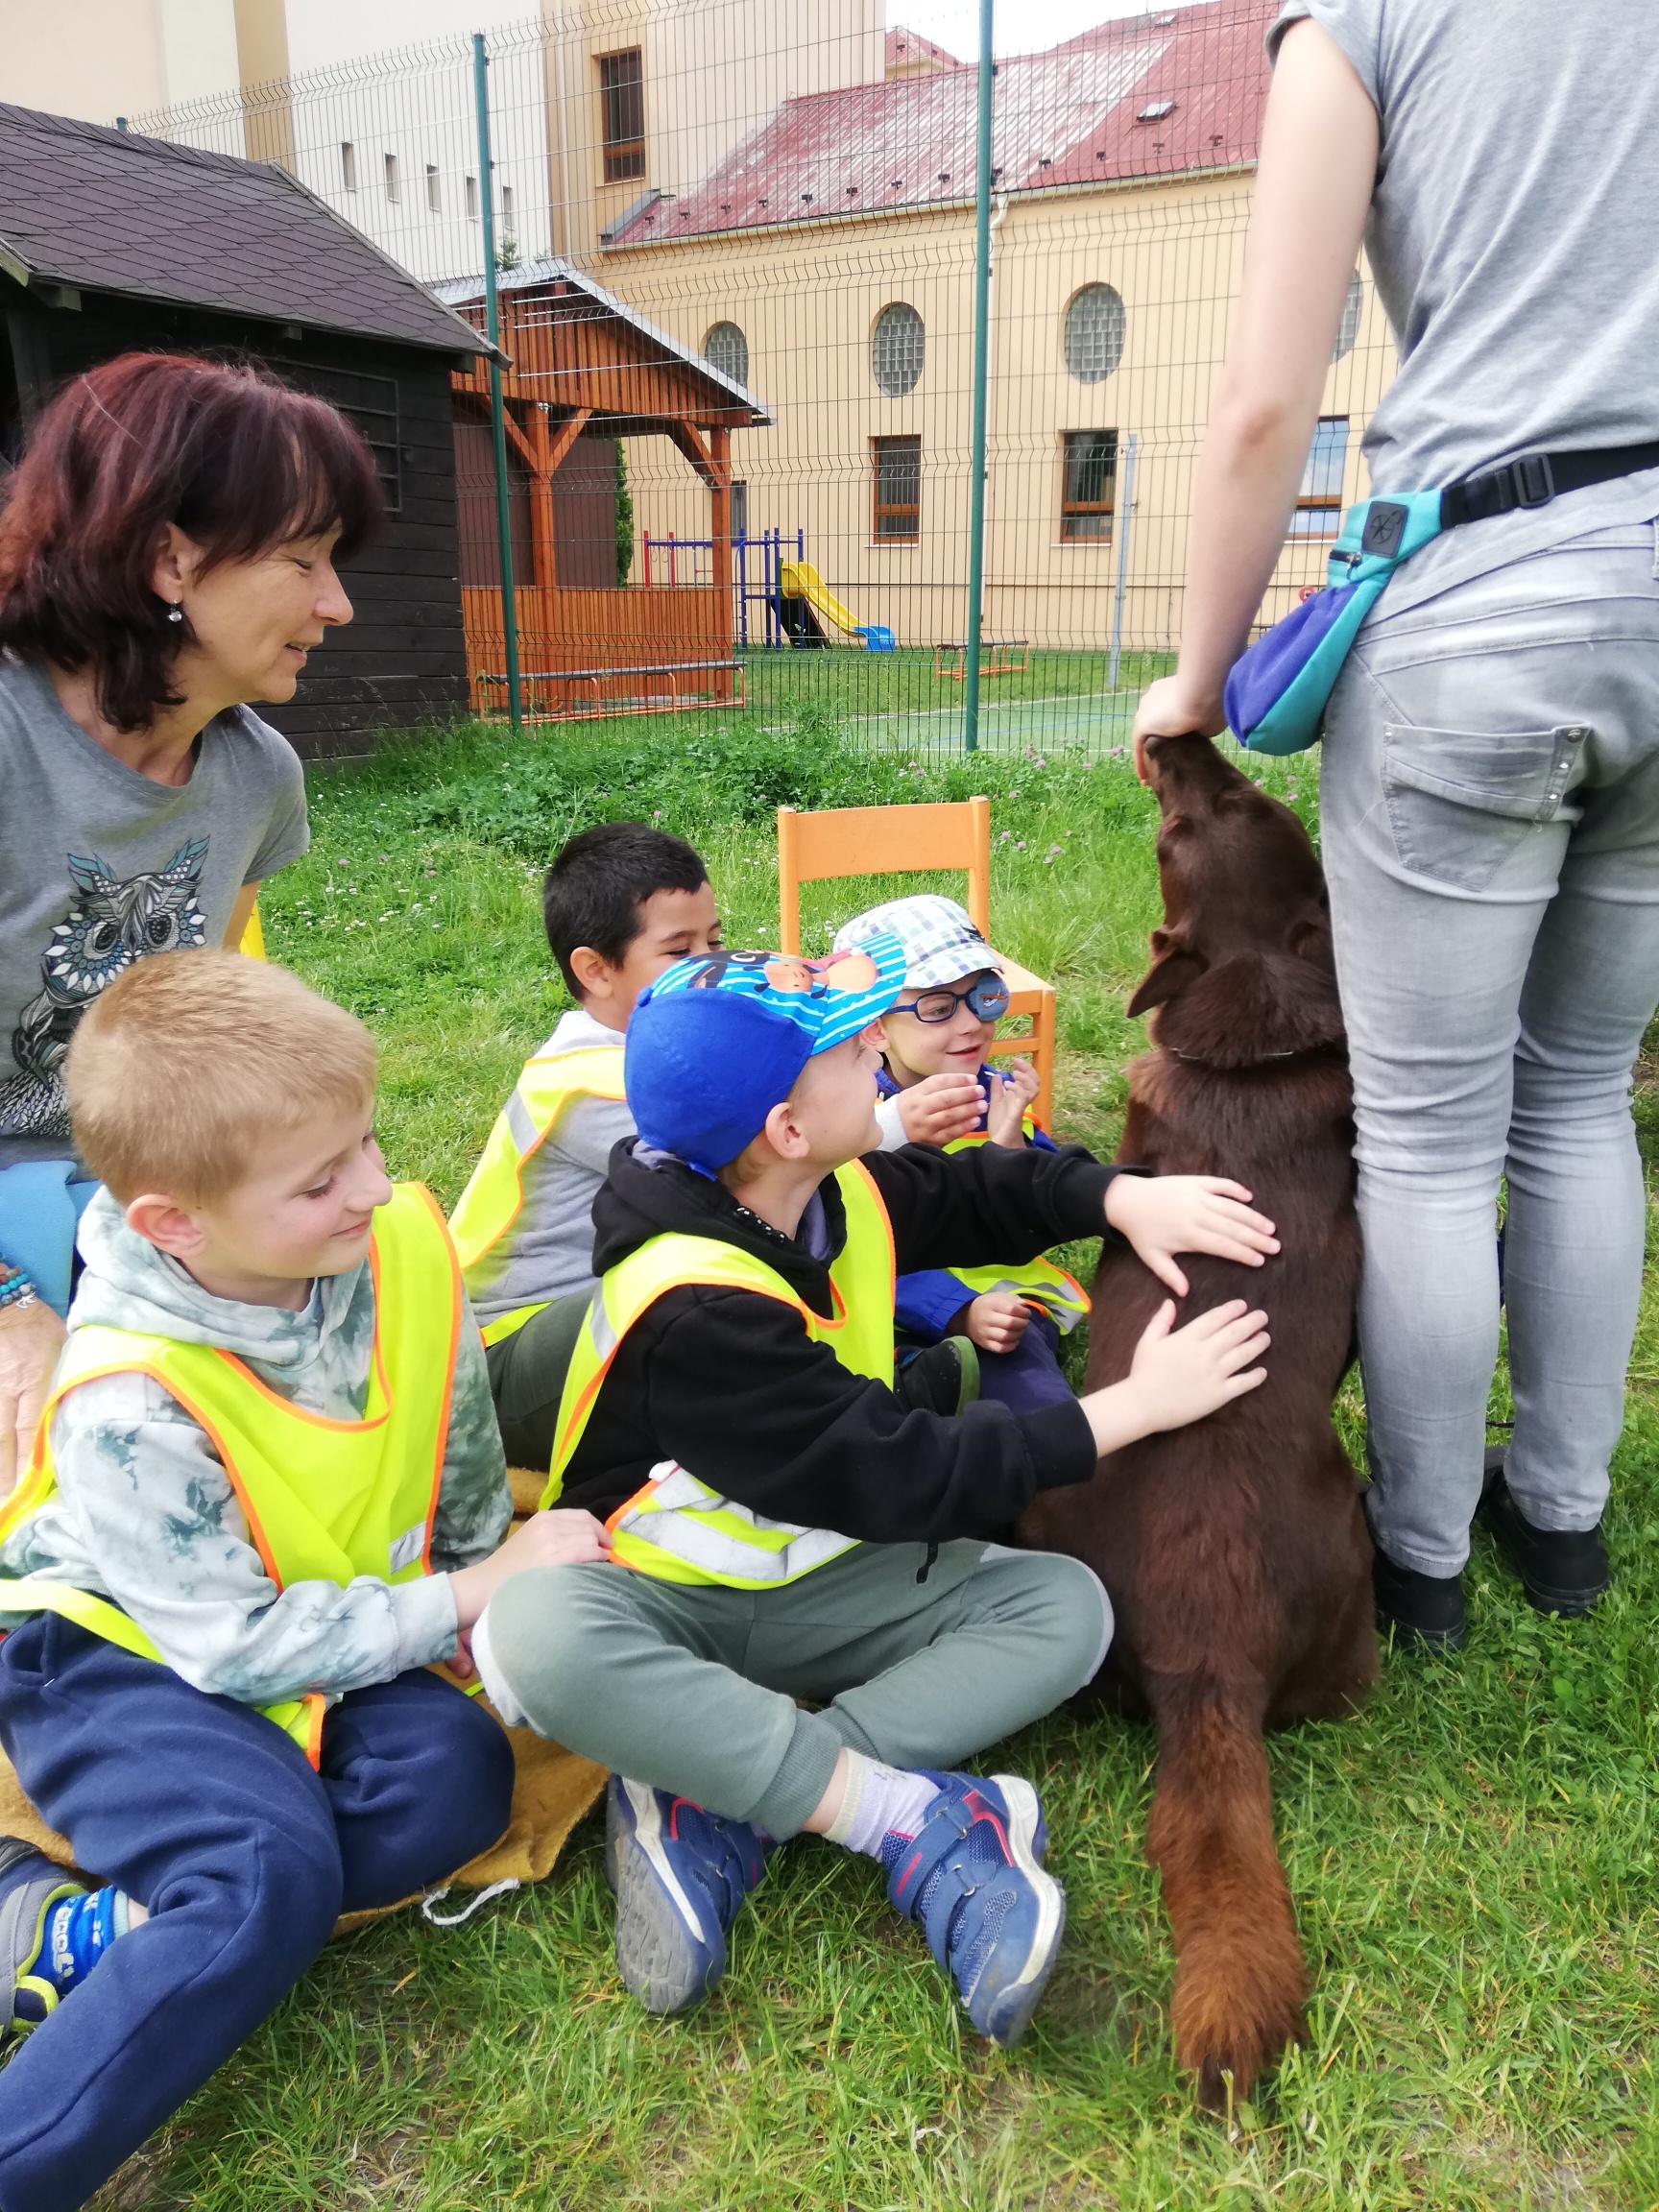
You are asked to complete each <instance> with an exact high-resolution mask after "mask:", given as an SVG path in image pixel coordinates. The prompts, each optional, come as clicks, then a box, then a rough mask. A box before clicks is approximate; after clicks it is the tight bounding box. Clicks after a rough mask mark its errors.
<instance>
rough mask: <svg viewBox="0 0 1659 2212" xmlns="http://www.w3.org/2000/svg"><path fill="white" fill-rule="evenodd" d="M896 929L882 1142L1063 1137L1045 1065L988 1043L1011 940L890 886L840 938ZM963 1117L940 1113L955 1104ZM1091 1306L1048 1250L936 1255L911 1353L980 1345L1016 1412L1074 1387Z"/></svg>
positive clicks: (993, 1385)
mask: <svg viewBox="0 0 1659 2212" xmlns="http://www.w3.org/2000/svg"><path fill="white" fill-rule="evenodd" d="M878 930H880V931H888V932H891V934H892V935H893V936H895V937H896V938H897V939H898V940H899V942H900V944H901V945H902V947H903V949H904V989H903V992H902V995H901V997H900V999H899V1002H898V1004H897V1005H895V1006H894V1007H892V1008H891V1009H890V1010H889V1011H888V1012H887V1013H886V1014H884V1015H883V1016H882V1017H881V1020H880V1022H878V1024H877V1027H878V1030H879V1032H880V1038H881V1050H882V1060H883V1065H882V1066H881V1067H880V1068H879V1069H878V1070H877V1075H876V1081H877V1087H878V1090H879V1092H880V1094H881V1102H880V1104H879V1105H878V1107H877V1109H876V1119H877V1122H878V1125H879V1127H880V1130H881V1142H882V1145H883V1148H884V1149H885V1148H891V1147H892V1146H895V1145H899V1144H906V1143H922V1144H942V1145H943V1146H944V1148H945V1149H946V1151H948V1152H954V1151H958V1150H962V1149H966V1148H967V1147H969V1146H972V1145H982V1144H998V1145H1002V1146H1004V1147H1005V1148H1006V1149H1008V1150H1010V1151H1015V1152H1018V1151H1022V1150H1023V1149H1024V1148H1025V1147H1026V1146H1027V1145H1031V1146H1034V1147H1036V1148H1037V1149H1039V1150H1041V1151H1046V1152H1052V1151H1053V1150H1054V1142H1053V1139H1052V1138H1051V1137H1050V1136H1049V1135H1048V1133H1047V1131H1046V1130H1045V1129H1041V1128H1039V1127H1038V1125H1037V1122H1036V1120H1035V1118H1034V1117H1033V1115H1032V1112H1031V1101H1032V1100H1033V1099H1034V1098H1035V1097H1036V1095H1037V1076H1036V1073H1035V1070H1033V1069H1032V1068H1031V1067H1030V1066H1029V1065H1028V1064H1027V1063H1026V1062H1025V1061H1023V1060H1016V1061H1014V1062H1013V1063H1012V1065H1011V1066H1007V1067H1006V1069H1005V1070H1003V1069H998V1068H993V1067H991V1066H990V1065H989V1064H988V1063H987V1061H986V1059H985V1053H986V1049H987V1047H988V1046H989V1045H990V1043H991V1040H992V1038H993V1037H994V1036H995V1035H996V1034H997V1022H998V1017H999V1016H1001V1015H1002V1014H1005V1013H1006V1012H1007V1010H1008V986H1007V985H1006V983H1004V982H1003V980H1002V960H1001V956H1000V954H999V953H997V952H995V951H993V950H992V949H991V947H990V946H989V945H988V944H987V943H986V942H985V940H984V938H983V937H981V936H980V934H979V932H978V930H977V929H976V928H975V927H974V924H973V923H972V922H971V921H970V920H969V918H968V915H967V914H966V912H965V911H964V910H963V908H962V907H960V906H959V905H958V904H957V903H956V902H955V900H954V899H943V898H939V897H937V896H936V895H934V894H933V893H930V892H924V893H920V894H918V895H917V896H916V897H915V898H911V899H890V900H888V901H887V902H885V903H884V904H882V905H880V906H873V907H871V908H870V910H869V911H868V912H867V913H864V914H859V915H856V916H854V919H853V920H852V921H851V922H849V923H848V924H847V925H846V926H845V927H844V928H843V929H841V930H840V931H839V933H838V934H837V936H836V939H835V949H836V950H837V951H846V950H852V949H853V948H854V946H857V945H861V944H862V943H864V941H865V940H866V939H867V938H869V937H871V936H872V935H874V934H875V933H876V932H877V931H878ZM947 1116H949V1117H950V1123H951V1125H950V1126H949V1127H944V1126H942V1123H943V1122H944V1120H945V1118H946V1117H947ZM1088 1310H1089V1294H1088V1292H1087V1291H1086V1290H1085V1289H1084V1288H1083V1286H1082V1285H1081V1284H1080V1283H1077V1282H1075V1281H1073V1279H1072V1278H1071V1277H1070V1275H1068V1274H1067V1273H1066V1271H1065V1269H1064V1268H1061V1267H1056V1266H1055V1265H1054V1264H1053V1263H1052V1262H1050V1261H1046V1260H1031V1261H1027V1262H1024V1263H1022V1264H1010V1265H1007V1266H993V1267H963V1268H947V1267H926V1268H922V1269H919V1270H918V1271H917V1272H915V1273H913V1274H907V1275H902V1276H901V1277H900V1278H899V1286H898V1296H897V1301H896V1306H895V1313H896V1318H897V1322H898V1337H897V1341H898V1347H899V1358H900V1362H901V1365H902V1364H903V1362H904V1361H905V1359H906V1358H907V1357H909V1358H914V1356H915V1354H916V1353H917V1352H918V1351H920V1350H922V1349H924V1348H925V1347H926V1346H927V1345H929V1344H937V1343H939V1342H941V1341H942V1340H943V1339H945V1338H947V1337H952V1338H955V1339H957V1340H958V1344H960V1340H961V1339H962V1338H963V1337H966V1338H967V1339H968V1341H969V1342H970V1343H971V1344H972V1345H973V1346H974V1356H975V1358H976V1359H977V1364H978V1391H979V1395H980V1396H981V1397H982V1398H995V1399H997V1400H998V1401H999V1403H1000V1404H1002V1405H1004V1406H1006V1407H1009V1408H1010V1410H1011V1411H1013V1412H1016V1413H1029V1412H1034V1411H1035V1410H1036V1409H1037V1407H1041V1406H1053V1405H1057V1404H1058V1403H1059V1402H1060V1401H1061V1400H1063V1399H1066V1398H1070V1395H1071V1387H1070V1383H1068V1382H1067V1380H1066V1378H1065V1376H1064V1375H1063V1374H1062V1373H1061V1370H1060V1358H1059V1350H1060V1338H1061V1336H1062V1335H1064V1334H1068V1333H1069V1332H1070V1331H1071V1330H1072V1329H1074V1328H1075V1327H1076V1325H1077V1323H1078V1322H1079V1321H1080V1320H1082V1318H1083V1316H1084V1314H1086V1313H1087V1312H1088Z"/></svg>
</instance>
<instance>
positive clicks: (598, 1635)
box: [473, 1542, 1112, 1837]
mask: <svg viewBox="0 0 1659 2212" xmlns="http://www.w3.org/2000/svg"><path fill="white" fill-rule="evenodd" d="M480 1629H481V1631H482V1640H481V1641H480V1638H479V1636H478V1635H476V1634H475V1636H474V1639H473V1654H474V1656H475V1658H476V1659H477V1661H478V1666H479V1671H480V1672H481V1673H482V1675H483V1677H484V1683H485V1687H486V1688H487V1689H488V1690H489V1692H490V1694H491V1695H492V1696H493V1698H494V1699H495V1702H496V1706H497V1708H498V1709H499V1710H500V1711H501V1712H502V1714H503V1716H504V1717H505V1718H506V1719H514V1718H516V1716H517V1715H522V1716H523V1717H524V1718H525V1719H527V1720H528V1721H529V1723H530V1725H531V1726H532V1727H533V1728H535V1729H536V1730H537V1731H538V1732H539V1733H540V1734H541V1735H543V1736H552V1737H554V1738H556V1739H557V1741H558V1742H559V1743H563V1744H564V1745H565V1747H566V1749H568V1750H571V1751H579V1752H581V1753H582V1754H583V1756H584V1757H586V1758H589V1759H595V1760H597V1761H598V1762H599V1764H600V1765H601V1766H604V1767H614V1768H615V1769H616V1770H617V1771H618V1772H620V1773H623V1774H627V1775H629V1776H631V1777H632V1778H633V1779H634V1780H636V1781H638V1782H649V1783H652V1784H654V1785H655V1786H656V1787H657V1788H658V1789H660V1790H671V1791H674V1792H675V1794H676V1795H678V1796H682V1797H689V1798H691V1799H692V1800H693V1802H694V1803H696V1804H699V1805H707V1806H708V1807H709V1810H710V1812H714V1813H722V1814H725V1815H728V1816H729V1817H730V1818H733V1819H738V1820H756V1821H758V1822H759V1823H760V1825H761V1826H762V1827H763V1828H765V1829H767V1830H768V1831H769V1832H770V1833H771V1834H772V1835H774V1836H777V1837H784V1836H792V1835H794V1834H795V1832H796V1831H797V1830H798V1829H799V1828H800V1827H801V1825H802V1823H803V1822H804V1821H805V1819H806V1818H807V1816H808V1815H809V1814H810V1813H811V1811H812V1809H813V1807H814V1806H815V1805H816V1804H817V1803H818V1801H819V1799H820V1798H821V1797H822V1796H823V1794H824V1792H825V1791H826V1790H827V1789H828V1788H829V1777H830V1776H831V1774H833V1772H834V1771H835V1762H836V1760H837V1759H838V1758H839V1757H840V1755H841V1749H842V1746H843V1745H844V1744H846V1745H850V1746H851V1747H852V1748H853V1749H854V1750H855V1751H863V1752H866V1753H868V1754H870V1755H871V1756H872V1757H874V1758H877V1759H884V1760H886V1761H888V1762H889V1763H890V1764H891V1765H893V1766H895V1767H954V1766H955V1765H956V1763H957V1762H958V1760H960V1759H964V1758H966V1757H967V1756H968V1754H969V1753H970V1752H973V1751H977V1750H980V1749H981V1748H982V1747H983V1746H984V1745H985V1744H987V1743H996V1742H997V1741H998V1738H999V1737H1003V1736H1007V1735H1010V1734H1011V1733H1012V1732H1013V1731H1014V1730H1015V1729H1016V1728H1022V1727H1024V1725H1025V1724H1026V1722H1027V1721H1029V1720H1036V1719H1040V1718H1041V1716H1042V1715H1043V1714H1045V1713H1047V1712H1050V1711H1052V1709H1053V1708H1054V1707H1055V1706H1056V1705H1058V1704H1059V1703H1060V1702H1061V1700H1062V1699H1063V1698H1066V1697H1070V1695H1071V1693H1072V1692H1073V1691H1074V1690H1078V1689H1081V1687H1082V1686H1083V1684H1084V1683H1085V1682H1087V1681H1090V1680H1091V1679H1092V1678H1093V1677H1094V1674H1095V1673H1096V1672H1097V1671H1098V1669H1099V1666H1100V1662H1101V1661H1102V1660H1103V1659H1104V1658H1105V1656H1106V1647H1107V1644H1108V1642H1109V1640H1110V1638H1111V1634H1112V1607H1111V1603H1110V1601H1109V1599H1107V1596H1106V1593H1105V1591H1104V1589H1103V1588H1102V1587H1101V1585H1100V1583H1099V1582H1098V1581H1097V1580H1096V1579H1095V1576H1094V1574H1093V1572H1092V1571H1091V1570H1090V1569H1089V1568H1087V1567H1085V1566H1084V1564H1083V1562H1082V1561H1081V1560H1080V1559H1068V1558H1063V1557H1061V1556H1060V1555H1059V1554H1058V1553H1056V1552H1052V1551H1004V1550H1003V1549H1002V1548H1001V1547H1000V1546H999V1545H996V1544H976V1543H967V1542H964V1543H955V1544H945V1545H942V1546H941V1547H940V1548H939V1551H938V1552H937V1554H936V1555H932V1556H930V1554H929V1548H928V1547H927V1546H926V1545H924V1544H860V1545H858V1546H857V1547H856V1548H855V1549H854V1551H846V1552H843V1553H842V1555H841V1557H840V1558H839V1559H832V1560H831V1561H830V1562H829V1565H828V1566H827V1567H820V1568H818V1569H817V1570H816V1571H815V1572H814V1573H812V1574H810V1575H803V1576H802V1577H801V1579H800V1580H799V1581H798V1582H788V1583H785V1584H784V1585H783V1587H782V1588H781V1589H779V1590H728V1589H724V1588H722V1587H719V1586H718V1585H715V1586H688V1585H685V1584H682V1583H677V1582H660V1581H657V1580H656V1579H655V1578H654V1577H653V1576H651V1575H639V1574H636V1573H634V1572H633V1571H632V1570H631V1569H629V1568H626V1567H613V1566H609V1565H604V1564H598V1565H589V1566H581V1567H533V1568H529V1569H527V1570H526V1571H525V1572H524V1573H523V1574H522V1575H514V1576H513V1577H512V1578H511V1580H509V1581H507V1582H504V1583H503V1584H502V1585H501V1587H500V1589H499V1590H498V1591H497V1592H496V1593H495V1596H494V1597H493V1599H491V1601H490V1604H489V1607H488V1609H487V1610H486V1612H485V1615H484V1618H483V1621H482V1622H481V1623H480ZM798 1697H805V1698H810V1699H811V1700H812V1701H813V1702H814V1703H822V1705H823V1707H824V1710H823V1711H822V1712H821V1713H806V1712H803V1711H802V1710H801V1708H800V1706H798V1705H797V1703H796V1702H795V1701H796V1699H797V1698H798Z"/></svg>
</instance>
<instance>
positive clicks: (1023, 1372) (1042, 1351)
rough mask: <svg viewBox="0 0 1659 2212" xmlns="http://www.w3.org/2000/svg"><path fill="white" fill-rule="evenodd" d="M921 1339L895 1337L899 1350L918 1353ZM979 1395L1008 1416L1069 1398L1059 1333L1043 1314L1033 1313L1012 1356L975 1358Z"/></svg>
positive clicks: (984, 1354)
mask: <svg viewBox="0 0 1659 2212" xmlns="http://www.w3.org/2000/svg"><path fill="white" fill-rule="evenodd" d="M922 1344H923V1339H922V1338H921V1337H919V1336H906V1335H905V1334H904V1333H903V1331H902V1330H901V1331H900V1333H899V1349H900V1350H901V1352H902V1351H903V1350H904V1349H905V1348H906V1347H907V1346H914V1347H915V1348H916V1349H917V1350H918V1351H920V1350H921V1349H922ZM979 1395H980V1397H981V1398H995V1399H996V1400H997V1402H998V1405H1001V1406H1006V1407H1007V1408H1008V1410H1009V1412H1010V1413H1035V1412H1036V1411H1037V1409H1038V1407H1040V1406H1057V1405H1058V1404H1059V1403H1060V1401H1061V1400H1062V1399H1063V1398H1070V1396H1071V1395H1072V1390H1071V1385H1070V1383H1068V1382H1067V1380H1066V1378H1065V1376H1064V1375H1063V1374H1062V1373H1061V1372H1060V1331H1059V1327H1058V1325H1057V1324H1056V1323H1055V1322H1053V1321H1051V1320H1050V1319H1049V1318H1048V1316H1047V1314H1046V1313H1033V1314H1032V1316H1031V1318H1030V1320H1029V1322H1028V1323H1027V1324H1026V1328H1025V1334H1024V1335H1023V1336H1022V1337H1021V1339H1020V1341H1019V1343H1018V1344H1017V1345H1016V1346H1015V1348H1014V1350H1013V1351H1012V1352H981V1353H980V1354H979Z"/></svg>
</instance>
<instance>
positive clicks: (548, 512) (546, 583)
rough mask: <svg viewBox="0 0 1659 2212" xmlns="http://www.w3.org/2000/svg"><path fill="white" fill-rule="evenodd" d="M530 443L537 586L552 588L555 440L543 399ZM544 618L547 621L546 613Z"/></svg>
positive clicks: (555, 567)
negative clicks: (532, 465) (533, 454)
mask: <svg viewBox="0 0 1659 2212" xmlns="http://www.w3.org/2000/svg"><path fill="white" fill-rule="evenodd" d="M530 445H531V448H532V450H533V451H534V453H535V456H536V466H535V468H534V469H532V470H531V472H530V544H531V549H532V551H533V553H534V555H535V562H536V588H537V589H538V590H539V591H551V590H552V589H554V588H555V586H556V585H557V584H558V582H559V559H558V554H557V552H556V550H555V548H554V543H553V458H552V448H553V440H552V437H551V435H550V434H549V432H548V428H547V409H546V406H545V405H544V404H543V403H542V402H541V400H538V401H537V402H536V403H535V405H534V406H532V408H531V409H530ZM542 619H543V621H545V616H543V617H542Z"/></svg>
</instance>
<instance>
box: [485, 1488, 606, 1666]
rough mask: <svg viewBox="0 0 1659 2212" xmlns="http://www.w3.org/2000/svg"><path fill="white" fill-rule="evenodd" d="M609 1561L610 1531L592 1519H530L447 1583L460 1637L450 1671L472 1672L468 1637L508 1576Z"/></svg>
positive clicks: (577, 1515) (573, 1515)
mask: <svg viewBox="0 0 1659 2212" xmlns="http://www.w3.org/2000/svg"><path fill="white" fill-rule="evenodd" d="M610 1557H611V1531H610V1529H609V1528H607V1527H606V1526H605V1524H604V1522H603V1521H595V1520H594V1518H593V1516H592V1514H591V1513H582V1512H573V1511H570V1510H569V1509H568V1508H566V1509H565V1510H564V1511H557V1510H550V1511H548V1512H545V1513H532V1514H531V1516H530V1518H529V1520H528V1521H526V1522H525V1523H524V1526H523V1527H521V1528H515V1529H514V1531H513V1533H512V1535H511V1536H509V1537H508V1539H507V1541H506V1543H505V1544H503V1545H502V1546H501V1548H500V1550H499V1551H492V1552H491V1554H490V1556H489V1558H488V1559H480V1560H479V1561H478V1562H477V1563H476V1565H475V1566H471V1567H461V1568H458V1569H457V1570H456V1571H455V1573H454V1574H452V1575H450V1577H449V1590H450V1594H451V1596H452V1597H453V1598H454V1599H455V1621H456V1625H457V1627H458V1628H459V1629H460V1632H461V1648H460V1652H459V1654H458V1656H457V1658H456V1659H454V1660H452V1661H451V1662H450V1664H451V1666H452V1667H454V1669H455V1671H456V1672H457V1673H469V1672H470V1671H471V1664H472V1663H471V1659H470V1657H469V1649H468V1637H469V1631H470V1630H471V1628H472V1627H473V1626H474V1624H475V1623H476V1622H477V1621H478V1618H479V1616H480V1615H481V1614H482V1612H483V1610H484V1608H485V1606H486V1605H488V1604H489V1602H490V1600H491V1599H492V1598H493V1597H494V1595H495V1593H496V1591H497V1590H498V1589H499V1588H500V1587H501V1585H502V1583H503V1582H505V1581H506V1580H507V1578H508V1576H509V1575H522V1574H523V1572H524V1570H525V1569H526V1568H527V1567H579V1566H582V1565H584V1564H585V1563H586V1562H587V1561H589V1560H591V1559H609V1558H610Z"/></svg>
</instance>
